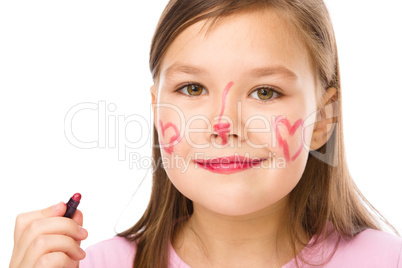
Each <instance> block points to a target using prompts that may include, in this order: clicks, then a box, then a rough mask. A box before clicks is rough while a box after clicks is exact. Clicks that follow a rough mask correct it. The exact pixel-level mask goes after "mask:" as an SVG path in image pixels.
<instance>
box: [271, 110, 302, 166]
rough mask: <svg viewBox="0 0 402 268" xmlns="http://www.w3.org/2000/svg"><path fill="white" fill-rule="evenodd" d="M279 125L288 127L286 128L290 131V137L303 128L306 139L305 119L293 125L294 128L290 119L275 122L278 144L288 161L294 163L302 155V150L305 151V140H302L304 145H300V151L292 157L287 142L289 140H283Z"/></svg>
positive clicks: (279, 119) (280, 119)
mask: <svg viewBox="0 0 402 268" xmlns="http://www.w3.org/2000/svg"><path fill="white" fill-rule="evenodd" d="M279 123H282V124H283V125H284V126H286V128H287V130H288V132H289V135H290V136H293V135H294V134H295V132H296V130H297V129H298V128H299V127H301V128H302V131H303V138H304V134H305V133H304V132H305V128H304V122H303V119H299V120H297V121H296V122H295V123H294V124H293V126H291V125H290V123H289V120H288V119H284V118H281V117H279V118H278V119H276V120H275V124H276V136H277V139H278V144H279V146H280V147H282V148H283V154H284V155H285V159H286V161H294V160H296V158H297V157H298V156H299V155H300V153H301V151H302V149H303V139H302V143H301V144H300V147H299V149H298V150H297V151H296V153H295V154H294V155H293V156H292V157H290V154H289V145H288V142H287V140H285V139H283V138H282V136H281V133H280V132H279V129H278V124H279Z"/></svg>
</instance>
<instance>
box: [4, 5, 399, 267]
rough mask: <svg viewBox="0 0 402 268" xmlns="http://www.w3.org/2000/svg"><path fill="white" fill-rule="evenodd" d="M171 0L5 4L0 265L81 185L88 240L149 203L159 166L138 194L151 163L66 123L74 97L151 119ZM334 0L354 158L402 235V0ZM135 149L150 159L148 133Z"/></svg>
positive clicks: (121, 224)
mask: <svg viewBox="0 0 402 268" xmlns="http://www.w3.org/2000/svg"><path fill="white" fill-rule="evenodd" d="M166 2H167V1H165V0H159V1H155V0H153V1H87V0H81V1H1V2H0V190H1V194H0V204H1V211H2V212H1V221H0V224H1V226H0V237H1V239H0V254H1V257H0V266H1V267H7V265H8V262H9V258H10V256H11V251H12V247H13V228H14V221H15V217H16V216H17V214H19V213H22V212H25V211H30V210H36V209H40V208H44V207H48V206H50V205H52V204H55V203H57V202H59V201H65V202H66V201H68V199H69V198H70V197H71V195H72V194H74V193H75V192H81V193H82V195H83V198H82V202H81V205H80V209H81V210H82V211H83V212H84V217H85V218H84V222H85V223H84V226H85V228H87V230H88V231H89V237H88V239H87V240H86V241H84V242H83V244H82V245H83V248H86V247H87V246H89V245H91V244H94V243H96V242H98V241H101V240H103V239H107V238H110V237H112V236H113V235H114V234H115V231H122V230H124V229H125V228H128V227H129V226H131V225H132V224H133V223H134V222H135V221H136V220H137V219H138V218H139V216H140V215H141V213H142V212H143V210H144V209H145V206H146V204H147V202H148V195H149V190H150V178H151V176H150V175H151V172H149V173H148V176H147V177H146V179H145V181H144V183H143V184H142V186H141V188H140V189H139V191H138V193H137V194H136V195H135V196H134V198H132V196H133V194H134V192H135V189H136V187H137V186H138V185H139V183H140V181H141V180H142V178H143V177H144V175H145V174H146V168H140V167H139V168H136V167H130V162H129V161H128V159H126V160H125V161H124V159H122V158H121V157H120V158H119V154H118V153H119V151H120V153H122V152H124V151H123V150H122V149H118V148H113V144H112V143H110V142H108V141H107V142H106V144H105V146H104V147H105V148H95V149H80V148H77V147H75V146H73V145H72V144H71V143H70V142H69V141H68V140H67V138H66V136H65V133H64V121H65V116H66V114H67V113H68V111H69V110H70V109H71V108H72V107H73V106H75V105H77V104H80V103H93V105H97V104H98V103H99V102H100V104H102V102H104V103H105V104H106V105H108V104H114V105H115V107H116V108H117V109H116V110H115V111H112V112H111V111H106V114H107V116H108V117H109V118H110V120H111V121H110V122H112V121H113V120H116V121H117V120H118V118H119V117H120V119H121V120H124V119H126V122H127V120H128V119H129V118H127V117H128V116H130V115H138V116H141V117H143V118H144V120H145V121H146V122H148V124H150V122H151V115H150V105H149V103H150V101H151V98H150V94H149V87H150V86H151V85H152V79H151V75H150V72H149V68H148V55H149V46H150V43H151V38H152V35H153V31H154V29H155V27H156V23H157V21H158V18H159V15H160V14H161V12H162V10H163V8H164V6H165V3H166ZM327 5H328V8H329V10H330V13H331V16H332V19H333V23H334V27H335V32H336V36H337V42H338V49H339V55H340V63H341V77H342V85H343V113H344V121H345V122H344V136H345V143H346V144H345V145H346V154H347V160H348V165H349V167H350V170H351V173H352V175H353V177H354V179H355V181H356V183H357V185H358V186H359V188H360V189H361V191H362V192H363V193H364V195H365V196H366V197H367V198H368V200H369V201H370V202H371V203H372V204H373V205H374V206H375V207H376V208H377V209H378V210H379V211H380V212H381V213H382V214H383V215H384V216H385V217H386V218H387V219H388V220H389V221H390V222H391V223H392V224H394V226H395V227H397V228H398V230H399V231H400V232H402V213H401V204H402V194H401V186H402V183H401V179H402V176H401V166H402V164H401V161H402V157H401V152H402V144H401V138H400V130H401V127H400V126H401V123H400V118H401V116H402V112H401V100H400V98H401V97H402V94H401V90H402V85H401V80H400V77H401V74H402V67H401V62H402V52H401V48H402V39H401V38H400V36H401V28H402V16H401V15H400V12H401V11H402V9H401V4H400V3H398V1H396V0H384V1H381V2H378V1H373V0H372V1H362V0H359V1H347V0H327ZM101 121H102V120H101ZM103 122H104V121H103ZM123 123H124V122H121V124H120V129H119V128H117V129H118V130H117V131H115V133H117V134H120V135H126V136H127V139H129V140H131V141H132V142H135V141H137V140H138V139H139V138H140V136H139V134H141V133H143V134H144V135H149V138H150V131H149V130H150V129H151V128H150V126H147V125H143V127H145V129H144V128H143V129H142V130H141V129H140V128H139V127H140V125H138V124H137V125H136V124H128V126H127V129H124V126H125V125H124V124H123ZM97 127H98V115H97V111H92V112H91V111H90V110H87V112H86V113H79V114H77V115H76V117H75V118H74V124H73V131H74V134H75V135H76V137H77V138H79V139H81V140H85V141H91V140H95V139H97V136H98V131H97ZM102 129H103V128H102ZM106 129H107V131H108V132H111V133H112V132H114V130H115V129H116V128H115V127H114V126H113V124H107V125H106ZM101 133H102V132H101ZM103 133H104V131H103ZM119 139H120V142H124V139H122V137H120V138H116V139H115V140H116V142H119ZM112 140H113V139H112ZM130 152H131V153H132V154H133V153H134V154H135V153H137V154H139V155H141V157H142V160H143V161H142V164H143V165H147V164H148V163H147V161H148V160H149V159H150V158H149V157H150V155H151V149H150V140H149V141H148V143H147V144H146V145H144V146H142V147H141V148H138V149H127V151H126V153H127V154H128V153H130Z"/></svg>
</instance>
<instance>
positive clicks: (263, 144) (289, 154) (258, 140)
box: [245, 116, 306, 163]
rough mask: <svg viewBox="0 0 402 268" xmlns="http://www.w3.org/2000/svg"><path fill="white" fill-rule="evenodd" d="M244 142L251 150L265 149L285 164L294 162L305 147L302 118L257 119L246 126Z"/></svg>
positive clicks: (276, 117) (274, 117)
mask: <svg viewBox="0 0 402 268" xmlns="http://www.w3.org/2000/svg"><path fill="white" fill-rule="evenodd" d="M245 133H246V141H247V143H248V144H249V146H251V147H252V148H255V149H260V148H267V149H268V151H270V152H271V153H272V154H273V155H274V156H275V157H276V158H281V160H283V161H284V162H286V163H290V162H293V161H296V160H297V159H298V158H299V157H300V156H301V155H302V154H303V150H304V147H305V144H304V142H303V137H304V136H305V135H306V133H305V128H304V120H303V118H295V119H294V118H290V119H288V118H286V117H283V116H272V117H271V118H270V120H269V121H268V118H259V119H255V120H253V122H252V123H250V124H248V125H246V129H245Z"/></svg>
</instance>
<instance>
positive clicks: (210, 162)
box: [194, 155, 266, 174]
mask: <svg viewBox="0 0 402 268" xmlns="http://www.w3.org/2000/svg"><path fill="white" fill-rule="evenodd" d="M265 159H266V158H248V157H244V156H238V155H236V156H235V155H233V156H228V157H219V158H213V159H207V160H203V159H196V160H194V162H195V163H196V164H197V165H198V166H200V167H201V168H204V169H206V170H209V171H211V172H214V173H221V174H231V173H235V172H240V171H243V170H245V169H249V168H252V167H255V166H257V165H259V164H260V163H261V162H262V161H263V160H265Z"/></svg>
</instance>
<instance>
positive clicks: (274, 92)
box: [175, 83, 283, 103]
mask: <svg viewBox="0 0 402 268" xmlns="http://www.w3.org/2000/svg"><path fill="white" fill-rule="evenodd" d="M189 86H200V87H202V89H203V90H206V89H205V87H204V86H202V85H201V84H199V83H186V84H184V85H182V86H180V88H178V89H177V90H176V91H175V92H176V93H178V94H180V95H182V96H184V97H186V98H190V99H194V98H197V97H199V96H202V95H205V94H203V93H201V94H200V95H198V96H193V95H190V94H185V93H182V92H181V91H182V90H183V89H185V88H186V87H189ZM259 89H267V90H269V91H273V94H274V95H275V94H276V97H271V98H270V99H268V100H262V99H256V98H255V99H256V100H257V101H258V102H261V103H267V102H271V101H274V100H275V99H278V98H280V97H282V96H283V94H282V93H279V92H278V91H277V90H276V88H274V87H272V86H267V85H264V86H260V87H258V88H256V89H254V90H253V91H252V92H251V93H250V94H249V96H251V94H253V93H255V92H257V91H258V90H259Z"/></svg>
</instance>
